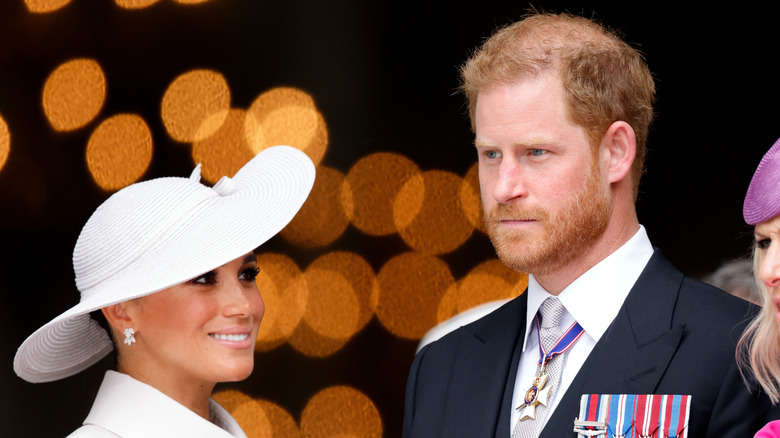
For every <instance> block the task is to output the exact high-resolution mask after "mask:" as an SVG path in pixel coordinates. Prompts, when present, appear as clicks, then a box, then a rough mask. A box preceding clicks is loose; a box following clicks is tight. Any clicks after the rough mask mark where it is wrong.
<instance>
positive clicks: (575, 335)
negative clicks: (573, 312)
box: [536, 318, 585, 366]
mask: <svg viewBox="0 0 780 438" xmlns="http://www.w3.org/2000/svg"><path fill="white" fill-rule="evenodd" d="M583 333H585V329H583V328H582V327H581V326H580V324H579V323H578V322H575V323H574V324H572V325H571V327H569V329H568V330H566V333H564V334H563V335H562V336H561V337H560V338H558V340H557V341H556V342H555V345H553V347H552V348H551V349H550V351H549V352H548V351H544V346H542V326H541V324H540V323H539V318H536V337H537V338H538V339H539V366H542V364H546V363H547V362H549V361H550V359H552V357H553V356H556V355H558V354H561V353H565V352H566V350H568V349H569V348H571V346H572V345H574V343H575V342H577V339H579V338H580V336H582V334H583Z"/></svg>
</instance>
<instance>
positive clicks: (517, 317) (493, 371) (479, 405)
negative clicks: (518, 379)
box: [442, 293, 528, 437]
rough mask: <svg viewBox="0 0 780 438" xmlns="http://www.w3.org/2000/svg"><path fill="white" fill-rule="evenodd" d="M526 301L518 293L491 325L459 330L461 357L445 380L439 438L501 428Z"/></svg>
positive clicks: (522, 333)
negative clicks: (500, 419)
mask: <svg viewBox="0 0 780 438" xmlns="http://www.w3.org/2000/svg"><path fill="white" fill-rule="evenodd" d="M527 301H528V298H527V295H526V293H523V294H522V295H521V296H520V297H518V298H516V299H515V300H513V301H511V302H510V303H509V304H507V305H506V306H504V308H502V309H501V310H498V311H497V312H502V313H503V317H502V318H499V319H497V320H496V321H495V323H491V324H489V325H487V324H480V323H476V324H473V325H471V326H467V327H466V328H465V330H462V333H461V335H460V336H461V338H460V339H459V341H458V342H459V344H460V345H459V347H458V355H459V356H462V357H458V358H456V359H457V360H456V361H455V365H454V366H453V370H452V376H451V378H450V380H449V381H450V386H449V388H448V396H447V406H446V408H445V412H446V414H445V422H444V427H443V428H442V432H443V433H442V436H471V437H488V436H494V434H495V432H496V427H497V426H499V428H500V424H499V417H502V415H501V414H502V412H501V411H502V410H506V408H504V409H502V404H503V400H504V398H505V392H506V390H507V387H508V386H513V385H514V375H515V373H516V372H517V358H515V357H514V356H517V357H519V355H515V354H514V353H515V350H516V349H517V348H516V346H517V344H518V342H522V339H523V338H525V313H526V306H527ZM520 348H522V347H520ZM510 392H511V388H510ZM510 403H511V399H510ZM506 421H507V422H508V421H509V420H508V419H507V420H506ZM507 427H508V424H507V425H506V427H505V428H504V429H506V428H507ZM507 430H508V429H507ZM504 436H508V432H507V434H506V435H504Z"/></svg>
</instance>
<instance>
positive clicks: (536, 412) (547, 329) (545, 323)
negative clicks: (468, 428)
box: [512, 297, 565, 438]
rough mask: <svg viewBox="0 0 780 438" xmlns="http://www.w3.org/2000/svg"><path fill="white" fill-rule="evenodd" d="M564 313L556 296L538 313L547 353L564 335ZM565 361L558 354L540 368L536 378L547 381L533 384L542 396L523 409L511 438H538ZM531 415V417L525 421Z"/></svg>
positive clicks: (540, 334) (536, 392)
mask: <svg viewBox="0 0 780 438" xmlns="http://www.w3.org/2000/svg"><path fill="white" fill-rule="evenodd" d="M564 311H565V309H564V308H563V305H562V304H561V302H560V300H558V298H556V297H551V298H547V299H546V300H544V302H543V303H542V307H541V309H539V314H540V315H541V328H540V330H539V338H540V339H541V342H542V346H543V347H544V351H550V349H551V348H552V347H553V346H554V345H555V343H556V342H557V341H558V339H560V337H561V335H562V334H563V333H562V331H561V329H560V328H559V327H558V324H559V323H560V321H561V317H562V316H563V312H564ZM531 354H533V353H531ZM562 362H563V357H562V355H556V356H553V357H552V359H550V360H549V362H547V365H546V366H545V367H544V369H543V370H542V367H539V368H538V369H537V377H543V375H544V374H546V375H547V378H546V379H543V380H542V382H541V384H539V385H536V383H539V382H534V384H535V385H534V386H538V387H537V388H536V389H535V392H534V395H536V394H542V395H539V396H538V397H539V398H538V399H537V400H536V401H535V402H534V404H533V406H527V407H526V408H524V414H521V417H520V420H519V421H518V422H517V424H515V427H514V429H513V430H512V438H537V437H538V436H539V433H541V431H542V428H543V427H544V420H545V418H546V416H547V401H546V400H547V399H552V397H553V396H554V395H555V389H556V388H557V387H558V382H560V380H561V367H562ZM547 388H549V389H547ZM544 390H547V391H549V394H546V393H545V391H544ZM542 397H544V400H545V401H544V402H543V403H542V402H538V401H539V399H542ZM528 398H529V395H528V394H527V395H526V400H527V399H528ZM529 411H530V412H529ZM529 415H530V416H531V417H532V418H525V417H528V416H529ZM523 418H525V419H523Z"/></svg>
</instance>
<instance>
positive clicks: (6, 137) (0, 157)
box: [0, 115, 11, 170]
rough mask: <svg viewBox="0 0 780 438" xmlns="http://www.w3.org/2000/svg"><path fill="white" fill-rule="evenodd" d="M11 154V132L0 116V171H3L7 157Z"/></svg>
mask: <svg viewBox="0 0 780 438" xmlns="http://www.w3.org/2000/svg"><path fill="white" fill-rule="evenodd" d="M10 153H11V132H10V131H9V130H8V124H7V123H5V120H4V119H3V116H2V115H0V170H3V166H5V162H6V161H7V160H8V155H9V154H10Z"/></svg>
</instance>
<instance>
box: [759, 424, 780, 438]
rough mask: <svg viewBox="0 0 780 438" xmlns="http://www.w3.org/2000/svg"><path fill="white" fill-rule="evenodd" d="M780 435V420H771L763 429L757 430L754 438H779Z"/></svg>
mask: <svg viewBox="0 0 780 438" xmlns="http://www.w3.org/2000/svg"><path fill="white" fill-rule="evenodd" d="M778 437H780V420H775V421H770V422H769V423H767V424H766V426H764V427H762V428H761V430H759V431H758V432H756V435H755V436H754V437H753V438H778Z"/></svg>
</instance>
